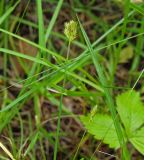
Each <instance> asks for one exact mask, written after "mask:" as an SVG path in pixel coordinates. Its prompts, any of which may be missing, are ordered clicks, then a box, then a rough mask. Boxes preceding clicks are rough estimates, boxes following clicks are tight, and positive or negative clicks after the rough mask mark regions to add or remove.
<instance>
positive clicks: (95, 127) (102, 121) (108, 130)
mask: <svg viewBox="0 0 144 160" xmlns="http://www.w3.org/2000/svg"><path fill="white" fill-rule="evenodd" d="M90 119H91V116H90V115H89V116H82V117H81V121H82V122H83V124H84V125H85V128H86V129H87V130H88V132H89V133H90V134H92V135H94V137H95V138H96V139H98V140H102V141H103V142H104V143H106V144H108V145H109V147H110V148H116V149H117V148H119V147H120V144H119V140H118V137H117V133H116V130H115V127H114V124H113V120H112V118H111V117H110V116H109V115H103V114H96V115H95V116H94V117H93V118H92V119H91V120H90Z"/></svg>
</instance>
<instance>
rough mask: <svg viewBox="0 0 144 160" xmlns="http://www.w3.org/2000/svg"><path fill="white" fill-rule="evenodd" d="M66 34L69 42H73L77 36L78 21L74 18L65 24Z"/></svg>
mask: <svg viewBox="0 0 144 160" xmlns="http://www.w3.org/2000/svg"><path fill="white" fill-rule="evenodd" d="M64 34H65V35H66V37H67V38H68V40H69V42H72V41H73V40H74V39H75V38H76V36H77V23H76V22H75V21H73V20H71V21H70V22H66V23H65V25H64Z"/></svg>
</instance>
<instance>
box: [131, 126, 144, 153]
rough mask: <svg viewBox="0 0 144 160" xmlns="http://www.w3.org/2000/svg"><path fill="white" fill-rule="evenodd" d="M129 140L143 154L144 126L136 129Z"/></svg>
mask: <svg viewBox="0 0 144 160" xmlns="http://www.w3.org/2000/svg"><path fill="white" fill-rule="evenodd" d="M129 140H130V142H131V143H132V144H133V146H134V147H135V148H136V149H137V150H138V151H139V152H140V153H141V154H143V155H144V127H143V128H141V129H140V130H138V131H136V132H135V133H134V135H133V136H132V137H131V138H130V139H129Z"/></svg>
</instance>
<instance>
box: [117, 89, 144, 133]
mask: <svg viewBox="0 0 144 160" xmlns="http://www.w3.org/2000/svg"><path fill="white" fill-rule="evenodd" d="M116 102H117V110H118V113H119V115H120V118H121V121H122V122H123V124H124V126H125V129H126V131H127V134H128V136H131V134H132V133H133V132H134V131H136V129H138V128H139V127H140V126H141V125H142V124H143V123H144V107H143V104H142V102H141V100H140V95H139V93H138V92H135V91H132V92H130V91H128V92H125V93H123V94H121V95H119V96H118V97H117V99H116Z"/></svg>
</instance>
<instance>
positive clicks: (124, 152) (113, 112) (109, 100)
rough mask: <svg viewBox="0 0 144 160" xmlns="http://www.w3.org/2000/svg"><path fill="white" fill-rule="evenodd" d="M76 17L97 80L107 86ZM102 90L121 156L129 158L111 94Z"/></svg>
mask: <svg viewBox="0 0 144 160" xmlns="http://www.w3.org/2000/svg"><path fill="white" fill-rule="evenodd" d="M77 19H78V22H79V25H80V29H81V31H82V34H83V37H84V39H85V42H86V44H87V47H88V50H89V52H90V54H91V58H92V60H93V63H94V66H95V69H96V71H97V73H98V77H99V81H100V83H101V84H102V86H108V85H107V80H106V78H105V76H104V73H103V70H102V67H101V65H100V64H99V62H98V58H97V55H96V54H95V53H94V51H93V48H92V45H91V43H90V41H89V38H88V36H87V34H86V32H85V30H84V28H83V26H82V24H81V23H80V21H79V18H78V16H77ZM103 90H104V94H105V96H106V99H107V105H108V107H109V110H110V112H111V115H112V118H113V121H114V125H115V128H116V131H117V135H118V138H119V142H120V145H121V147H122V158H123V159H124V160H128V159H130V158H129V157H130V156H129V154H128V151H127V148H126V144H125V142H124V137H123V133H122V130H121V124H120V122H119V120H118V119H117V118H116V117H117V116H116V115H117V114H116V109H115V107H114V102H113V99H112V96H111V94H110V92H109V89H108V88H105V87H103Z"/></svg>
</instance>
